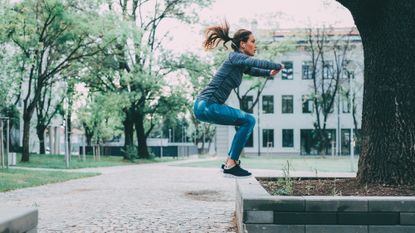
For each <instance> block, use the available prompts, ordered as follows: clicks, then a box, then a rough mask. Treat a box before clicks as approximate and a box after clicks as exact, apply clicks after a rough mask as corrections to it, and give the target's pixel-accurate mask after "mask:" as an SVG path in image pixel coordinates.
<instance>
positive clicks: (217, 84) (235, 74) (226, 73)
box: [198, 52, 281, 104]
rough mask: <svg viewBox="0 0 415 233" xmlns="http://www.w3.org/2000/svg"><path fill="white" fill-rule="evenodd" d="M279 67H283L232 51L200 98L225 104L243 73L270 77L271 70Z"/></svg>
mask: <svg viewBox="0 0 415 233" xmlns="http://www.w3.org/2000/svg"><path fill="white" fill-rule="evenodd" d="M279 69H281V65H280V64H277V63H273V62H269V61H265V60H260V59H255V58H252V57H250V56H248V55H246V54H244V53H241V52H231V53H229V56H228V57H227V58H226V60H225V61H224V62H223V63H222V65H221V67H220V68H219V69H218V71H217V72H216V74H215V76H214V77H213V79H212V80H211V81H210V82H209V84H208V85H207V87H206V88H205V89H203V91H202V92H201V93H200V94H199V95H198V98H199V99H202V100H207V101H209V102H213V103H219V104H223V103H225V101H226V100H227V99H228V97H229V95H230V94H231V91H232V89H234V88H237V87H238V86H239V85H240V84H241V82H242V73H245V74H249V75H252V76H263V77H269V76H270V72H271V70H279Z"/></svg>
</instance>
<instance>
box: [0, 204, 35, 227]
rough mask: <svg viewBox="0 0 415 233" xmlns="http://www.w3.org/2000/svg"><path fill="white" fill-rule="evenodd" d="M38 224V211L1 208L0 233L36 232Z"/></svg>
mask: <svg viewBox="0 0 415 233" xmlns="http://www.w3.org/2000/svg"><path fill="white" fill-rule="evenodd" d="M37 224H38V211H37V209H33V208H13V209H10V208H4V209H1V208H0V232H36V228H37Z"/></svg>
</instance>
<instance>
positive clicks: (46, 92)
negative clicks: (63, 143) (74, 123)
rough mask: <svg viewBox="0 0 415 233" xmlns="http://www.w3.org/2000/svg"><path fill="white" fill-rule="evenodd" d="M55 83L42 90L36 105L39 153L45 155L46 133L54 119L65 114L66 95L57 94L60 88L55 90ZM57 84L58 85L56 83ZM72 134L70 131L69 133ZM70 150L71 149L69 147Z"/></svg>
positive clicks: (56, 87)
mask: <svg viewBox="0 0 415 233" xmlns="http://www.w3.org/2000/svg"><path fill="white" fill-rule="evenodd" d="M53 84H54V83H53V82H50V83H49V85H50V86H45V88H43V90H42V94H41V95H40V96H39V99H38V101H37V104H36V116H37V124H36V134H37V137H38V138H39V153H40V154H45V153H46V149H45V131H46V129H47V127H48V126H49V125H50V122H51V121H52V119H53V118H54V117H55V116H56V115H57V114H59V113H61V114H63V113H62V112H63V108H62V104H63V101H64V96H65V94H64V93H61V94H60V96H62V97H60V98H59V97H57V96H59V93H57V90H59V89H58V86H55V88H53ZM55 84H56V83H55ZM69 132H70V131H69ZM69 148H70V147H69Z"/></svg>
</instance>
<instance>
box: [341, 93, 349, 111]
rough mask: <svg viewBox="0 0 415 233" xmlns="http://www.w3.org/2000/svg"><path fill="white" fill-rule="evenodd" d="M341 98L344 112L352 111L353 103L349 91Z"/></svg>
mask: <svg viewBox="0 0 415 233" xmlns="http://www.w3.org/2000/svg"><path fill="white" fill-rule="evenodd" d="M341 98H342V109H343V113H350V109H351V103H350V98H349V92H347V93H346V95H344V96H342V97H341Z"/></svg>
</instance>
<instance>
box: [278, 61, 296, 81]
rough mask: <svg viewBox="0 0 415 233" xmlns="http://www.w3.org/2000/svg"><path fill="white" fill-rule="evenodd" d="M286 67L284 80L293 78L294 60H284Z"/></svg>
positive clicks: (283, 73) (283, 72)
mask: <svg viewBox="0 0 415 233" xmlns="http://www.w3.org/2000/svg"><path fill="white" fill-rule="evenodd" d="M282 64H283V65H284V69H283V70H282V78H281V79H282V80H292V79H293V78H294V75H293V62H292V61H283V62H282Z"/></svg>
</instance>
